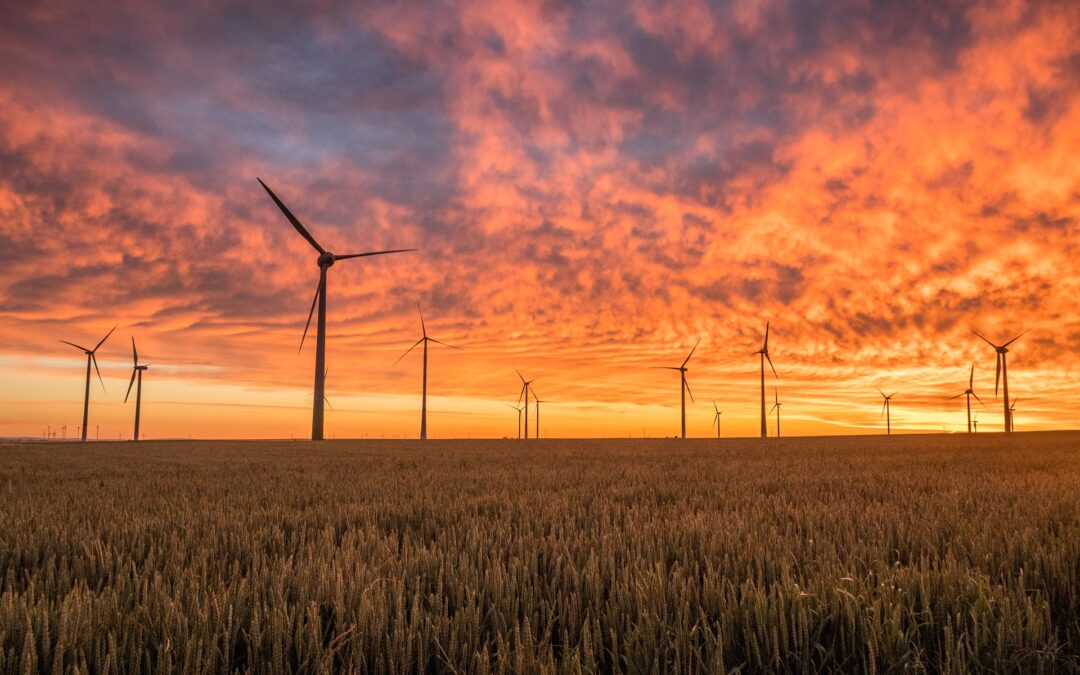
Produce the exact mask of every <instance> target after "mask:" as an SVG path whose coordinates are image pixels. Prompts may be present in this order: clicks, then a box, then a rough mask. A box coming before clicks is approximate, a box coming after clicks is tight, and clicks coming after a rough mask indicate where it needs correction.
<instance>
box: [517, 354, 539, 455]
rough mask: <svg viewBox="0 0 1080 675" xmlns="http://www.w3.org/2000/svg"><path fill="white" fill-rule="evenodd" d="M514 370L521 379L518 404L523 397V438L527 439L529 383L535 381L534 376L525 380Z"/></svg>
mask: <svg viewBox="0 0 1080 675" xmlns="http://www.w3.org/2000/svg"><path fill="white" fill-rule="evenodd" d="M514 372H515V373H517V376H518V378H519V379H520V380H521V393H519V394H518V405H521V397H522V396H524V397H525V440H529V385H530V384H532V383H533V382H536V378H535V377H534V378H533V379H531V380H526V379H525V378H524V377H522V375H521V373H520V372H518V371H517V370H515V371H514Z"/></svg>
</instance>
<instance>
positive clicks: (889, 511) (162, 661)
mask: <svg viewBox="0 0 1080 675" xmlns="http://www.w3.org/2000/svg"><path fill="white" fill-rule="evenodd" d="M1078 496H1080V434H1073V433H1052V434H1015V435H1013V436H1012V437H1008V438H1007V437H1004V436H1001V435H992V434H980V435H978V436H976V437H969V436H966V435H965V436H961V435H953V436H941V435H934V436H893V437H891V438H883V437H858V438H820V439H783V440H780V441H776V440H769V441H768V442H765V443H762V442H761V441H759V440H730V441H728V440H726V441H723V442H717V441H715V440H708V441H707V440H701V439H698V440H691V441H686V442H679V441H676V440H606V441H605V440H588V441H584V440H565V441H558V440H541V441H529V442H528V443H521V442H517V441H428V442H426V443H423V444H421V443H419V442H405V441H329V442H324V443H321V444H317V445H316V444H311V443H307V442H288V441H282V442H192V441H185V442H144V443H139V444H133V443H91V444H87V445H79V444H3V445H0V583H2V586H0V671H2V672H6V673H65V672H79V673H136V672H147V673H150V672H154V673H171V672H177V673H219V672H240V673H243V672H252V673H282V672H303V673H323V672H387V673H419V672H447V673H488V672H513V673H524V672H529V673H577V672H603V673H651V672H675V673H694V672H709V673H720V672H800V673H801V672H836V671H842V672H849V673H862V672H866V673H874V672H948V673H961V672H972V671H986V672H989V671H993V672H1077V671H1078V670H1080V619H1078V617H1080V498H1078Z"/></svg>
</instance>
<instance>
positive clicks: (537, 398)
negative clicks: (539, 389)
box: [533, 389, 547, 438]
mask: <svg viewBox="0 0 1080 675" xmlns="http://www.w3.org/2000/svg"><path fill="white" fill-rule="evenodd" d="M533 402H534V403H535V404H536V437H537V438H540V404H541V403H547V401H545V400H544V399H542V398H540V394H537V393H536V390H535V389H534V390H533Z"/></svg>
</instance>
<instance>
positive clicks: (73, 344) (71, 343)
mask: <svg viewBox="0 0 1080 675" xmlns="http://www.w3.org/2000/svg"><path fill="white" fill-rule="evenodd" d="M57 342H63V343H64V344H66V345H71V346H72V347H74V348H75V349H78V350H80V351H84V352H88V351H90V350H89V349H87V348H86V347H83V346H82V345H77V344H75V343H74V342H68V341H67V340H57Z"/></svg>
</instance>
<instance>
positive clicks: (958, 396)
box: [949, 391, 978, 401]
mask: <svg viewBox="0 0 1080 675" xmlns="http://www.w3.org/2000/svg"><path fill="white" fill-rule="evenodd" d="M965 394H967V392H966V391H965V392H964V393H963V394H957V395H956V396H950V397H949V400H950V401H951V400H953V399H954V398H960V397H961V396H964V395H965ZM972 395H973V396H974V394H972ZM976 398H978V397H976Z"/></svg>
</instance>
